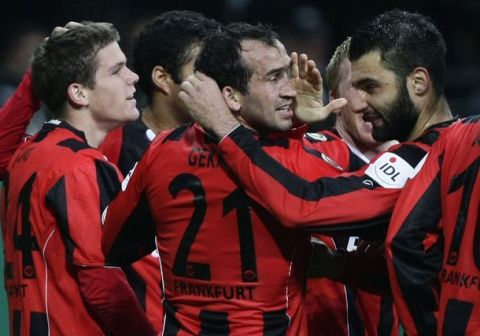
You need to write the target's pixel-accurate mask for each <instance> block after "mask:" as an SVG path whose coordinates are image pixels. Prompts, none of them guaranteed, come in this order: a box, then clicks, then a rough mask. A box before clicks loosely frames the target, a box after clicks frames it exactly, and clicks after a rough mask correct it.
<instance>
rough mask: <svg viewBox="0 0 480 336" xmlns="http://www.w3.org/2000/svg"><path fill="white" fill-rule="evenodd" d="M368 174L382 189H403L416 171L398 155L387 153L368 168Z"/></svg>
mask: <svg viewBox="0 0 480 336" xmlns="http://www.w3.org/2000/svg"><path fill="white" fill-rule="evenodd" d="M366 174H367V175H368V176H370V177H371V178H372V179H373V180H374V181H375V182H377V183H378V184H380V185H381V186H382V187H384V188H391V189H396V188H403V186H404V185H405V183H406V182H407V180H408V179H409V178H411V177H412V176H414V174H415V169H414V168H413V167H412V166H410V164H408V162H407V161H405V160H404V159H402V158H401V157H400V156H398V155H397V154H394V153H389V152H387V153H384V154H382V155H381V156H380V157H379V158H378V159H377V160H376V161H375V162H374V163H372V164H370V165H369V166H368V168H367V170H366Z"/></svg>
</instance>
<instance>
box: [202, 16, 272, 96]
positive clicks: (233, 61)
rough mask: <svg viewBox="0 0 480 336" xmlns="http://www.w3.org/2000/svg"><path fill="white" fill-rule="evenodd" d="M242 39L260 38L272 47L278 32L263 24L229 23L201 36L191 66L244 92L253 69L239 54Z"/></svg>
mask: <svg viewBox="0 0 480 336" xmlns="http://www.w3.org/2000/svg"><path fill="white" fill-rule="evenodd" d="M243 40H255V41H261V42H263V43H264V44H266V45H268V46H272V47H276V46H277V45H276V42H277V40H278V35H277V34H276V33H275V32H274V31H273V30H272V29H271V27H269V26H266V25H261V24H257V25H251V24H248V23H244V22H238V23H231V24H229V25H228V26H227V27H226V28H225V29H222V30H219V31H217V32H215V33H213V34H210V35H209V36H208V37H207V38H206V39H205V45H204V48H203V50H202V52H201V53H200V55H199V57H198V58H197V61H196V62H195V69H196V70H199V71H201V72H203V73H205V74H206V75H208V76H210V77H212V78H213V79H215V81H216V82H217V84H218V85H219V86H220V88H223V87H225V86H231V87H232V88H234V89H236V90H238V91H239V92H241V93H242V94H246V93H248V82H249V81H250V78H251V76H252V74H253V72H254V69H252V68H251V66H250V65H249V64H247V63H246V62H245V60H244V59H243V58H242V45H241V42H242V41H243Z"/></svg>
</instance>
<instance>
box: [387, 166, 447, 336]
mask: <svg viewBox="0 0 480 336" xmlns="http://www.w3.org/2000/svg"><path fill="white" fill-rule="evenodd" d="M426 209H427V210H426ZM440 217H441V209H440V175H439V174H437V176H436V177H435V179H434V180H433V181H432V183H431V185H430V186H429V187H428V188H427V190H426V192H425V193H424V195H423V196H422V197H421V198H420V199H419V201H418V202H417V204H416V205H415V207H414V208H413V209H412V211H411V212H410V214H409V215H408V216H407V218H406V220H405V222H404V223H403V224H402V227H401V228H400V230H399V231H398V233H397V235H396V236H395V237H394V239H393V240H392V254H393V265H394V268H395V273H396V275H397V278H398V282H399V284H400V288H401V290H402V293H401V294H402V295H403V296H404V298H405V301H406V303H407V305H408V307H409V310H410V313H411V315H412V318H413V320H414V322H415V325H416V327H417V330H418V332H419V333H420V334H421V335H435V334H436V330H437V322H436V319H435V316H434V314H433V312H434V311H435V309H436V299H435V293H434V290H433V283H434V282H435V281H436V279H437V277H438V273H439V272H440V268H441V265H442V258H443V253H442V248H443V239H442V238H440V239H439V241H438V242H437V243H436V244H435V245H434V246H432V247H431V248H430V249H429V250H428V251H424V247H423V241H424V240H425V239H426V237H427V234H428V233H429V232H431V231H432V230H433V229H434V228H436V226H437V225H438V222H439V220H440Z"/></svg>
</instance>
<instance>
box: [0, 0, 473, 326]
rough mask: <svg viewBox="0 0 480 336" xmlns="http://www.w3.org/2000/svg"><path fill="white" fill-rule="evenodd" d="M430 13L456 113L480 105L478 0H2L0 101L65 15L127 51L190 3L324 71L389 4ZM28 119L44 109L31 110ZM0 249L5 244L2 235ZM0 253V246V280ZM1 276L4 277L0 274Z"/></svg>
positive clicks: (1, 299) (1, 310)
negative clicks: (148, 27)
mask: <svg viewBox="0 0 480 336" xmlns="http://www.w3.org/2000/svg"><path fill="white" fill-rule="evenodd" d="M393 8H401V9H406V10H410V11H417V12H420V13H422V14H425V15H428V16H430V17H431V18H432V20H433V22H434V23H435V24H436V25H437V27H438V28H439V29H440V31H441V32H442V33H443V36H444V38H445V40H446V43H447V46H448V54H447V80H446V96H447V98H448V100H449V102H450V105H451V108H452V111H453V113H454V114H457V115H460V116H467V115H472V114H479V113H480V57H479V55H480V24H478V20H479V19H480V1H478V0H455V1H452V0H422V1H420V0H403V1H392V0H375V1H365V0H363V1H362V0H356V1H354V0H328V1H327V0H317V1H304V0H275V1H274V0H256V1H254V0H210V1H205V0H204V1H202V0H156V1H154V0H103V1H98V0H82V1H76V0H69V1H63V0H58V1H43V0H35V1H34V0H30V1H27V0H11V1H7V0H0V19H1V21H0V22H1V28H0V41H1V42H2V44H1V47H0V105H3V103H4V102H5V100H6V99H7V98H8V97H9V96H10V95H11V94H12V93H13V91H14V90H15V88H16V86H17V84H18V83H19V82H20V80H21V78H22V76H23V73H24V72H25V70H26V69H27V67H28V65H29V62H30V58H31V54H32V51H33V49H34V48H35V47H36V46H37V45H38V44H39V43H40V42H41V41H42V40H43V39H44V37H45V36H47V35H48V34H49V33H50V31H51V30H52V29H53V28H54V27H55V26H63V25H64V24H65V23H66V22H68V21H81V20H91V21H107V22H112V23H113V24H114V25H115V26H116V27H117V29H118V30H119V31H120V34H121V36H122V41H121V44H122V48H123V50H124V51H125V52H126V54H127V56H129V53H130V50H131V43H132V40H133V38H134V37H135V35H136V34H137V32H138V31H139V29H141V27H142V26H143V25H144V24H145V22H147V21H149V20H150V19H152V18H153V17H155V16H156V15H158V14H160V13H162V12H163V11H167V10H173V9H189V10H194V11H198V12H201V13H203V14H204V15H206V16H208V17H212V18H215V19H217V20H219V21H220V22H223V23H226V22H231V21H246V22H249V23H257V22H262V23H269V24H272V25H273V26H274V28H275V30H276V31H277V32H278V33H279V34H280V37H281V39H282V41H283V42H284V44H285V45H286V47H287V50H289V51H298V52H306V53H307V54H308V55H309V56H310V58H312V59H314V60H315V61H316V62H317V65H319V68H320V69H321V70H322V71H323V70H324V68H325V66H326V63H327V62H328V59H329V58H330V56H331V55H332V53H333V51H334V49H335V47H336V46H337V45H338V44H339V43H341V42H342V41H343V40H344V39H345V38H346V36H349V35H351V34H352V32H353V31H354V30H355V28H356V27H358V26H359V25H361V24H362V23H364V22H366V21H369V20H370V19H372V18H373V17H374V16H376V15H378V14H380V13H381V12H384V11H386V10H389V9H393ZM35 118H36V120H35V122H34V123H33V125H34V126H31V127H30V129H29V130H28V132H29V133H32V132H34V131H35V129H36V128H37V127H38V126H39V125H40V124H41V121H42V119H43V117H42V114H39V113H37V114H36V115H35ZM0 250H3V248H2V246H1V239H0ZM1 275H3V253H0V280H2V276H1ZM0 282H3V281H0ZM7 330H8V322H7V310H6V296H5V293H4V291H3V285H2V286H0V335H6V334H7V333H8V332H7Z"/></svg>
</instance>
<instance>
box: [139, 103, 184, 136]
mask: <svg viewBox="0 0 480 336" xmlns="http://www.w3.org/2000/svg"><path fill="white" fill-rule="evenodd" d="M142 121H143V122H144V123H145V125H147V127H148V128H149V129H151V130H152V131H153V132H154V133H155V134H157V133H159V132H161V131H164V130H167V129H170V128H175V127H178V126H180V125H181V124H184V123H187V122H189V121H191V119H190V117H187V116H186V115H185V113H183V112H181V111H180V108H179V107H178V106H175V105H174V104H173V103H172V102H170V101H164V100H161V99H160V100H159V99H155V98H153V101H152V102H151V104H149V105H147V106H146V107H145V108H144V109H143V113H142Z"/></svg>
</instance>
